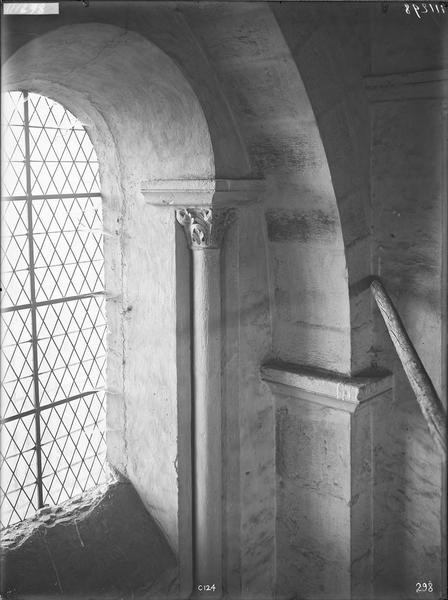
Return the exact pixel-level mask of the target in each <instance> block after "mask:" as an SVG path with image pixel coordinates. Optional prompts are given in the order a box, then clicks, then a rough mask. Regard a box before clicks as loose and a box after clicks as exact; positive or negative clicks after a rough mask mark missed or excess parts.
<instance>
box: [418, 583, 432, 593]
mask: <svg viewBox="0 0 448 600" xmlns="http://www.w3.org/2000/svg"><path fill="white" fill-rule="evenodd" d="M415 591H416V592H417V594H418V593H419V592H432V591H434V588H433V587H432V583H431V581H428V583H420V582H419V581H418V582H417V583H416V584H415Z"/></svg>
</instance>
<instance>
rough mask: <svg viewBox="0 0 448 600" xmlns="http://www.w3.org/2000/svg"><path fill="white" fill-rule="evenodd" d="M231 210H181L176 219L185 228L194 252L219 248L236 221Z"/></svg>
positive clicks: (178, 211) (177, 212)
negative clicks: (225, 233)
mask: <svg viewBox="0 0 448 600" xmlns="http://www.w3.org/2000/svg"><path fill="white" fill-rule="evenodd" d="M234 218H235V211H234V210H232V209H229V208H180V209H178V210H177V211H176V219H177V221H178V222H179V223H180V224H181V225H182V227H183V228H184V231H185V234H186V236H187V242H188V245H189V246H190V248H191V249H192V250H198V249H201V248H203V249H206V248H219V247H220V246H221V243H222V240H223V237H224V232H225V230H226V228H227V226H228V225H229V224H230V223H231V222H232V221H233V220H234Z"/></svg>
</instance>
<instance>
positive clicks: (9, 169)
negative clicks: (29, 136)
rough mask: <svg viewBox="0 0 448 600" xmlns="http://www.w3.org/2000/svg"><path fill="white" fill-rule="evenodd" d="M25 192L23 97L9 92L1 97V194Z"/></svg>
mask: <svg viewBox="0 0 448 600" xmlns="http://www.w3.org/2000/svg"><path fill="white" fill-rule="evenodd" d="M25 194H26V170H25V129H24V97H23V94H22V93H21V92H10V93H8V94H4V95H3V97H2V195H5V196H23V195H25Z"/></svg>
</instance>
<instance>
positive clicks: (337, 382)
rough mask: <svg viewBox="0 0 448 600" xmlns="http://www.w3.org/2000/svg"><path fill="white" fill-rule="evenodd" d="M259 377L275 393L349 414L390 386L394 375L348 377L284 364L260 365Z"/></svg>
mask: <svg viewBox="0 0 448 600" xmlns="http://www.w3.org/2000/svg"><path fill="white" fill-rule="evenodd" d="M261 377H262V379H263V380H264V381H266V382H267V383H268V384H269V385H270V387H271V389H272V391H274V392H276V393H279V394H282V395H286V396H292V397H295V398H298V399H301V400H307V401H309V402H314V403H316V404H320V405H323V406H326V407H328V408H334V409H337V410H343V411H347V412H350V413H353V412H354V411H355V410H356V409H357V408H358V407H360V406H361V405H363V404H364V403H365V402H367V401H368V400H372V399H373V398H376V397H378V396H379V395H381V394H383V393H384V392H387V391H389V390H391V389H392V387H393V375H392V374H391V373H389V372H387V371H376V372H369V373H368V374H365V375H364V374H361V375H357V376H354V377H348V376H346V375H341V374H339V373H332V372H330V371H324V370H320V369H312V368H310V367H305V366H300V365H291V364H286V363H268V364H265V365H263V366H262V367H261Z"/></svg>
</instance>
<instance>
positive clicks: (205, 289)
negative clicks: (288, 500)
mask: <svg viewBox="0 0 448 600" xmlns="http://www.w3.org/2000/svg"><path fill="white" fill-rule="evenodd" d="M192 254H193V328H194V332H193V335H194V350H193V385H194V388H193V393H194V406H193V410H194V434H193V435H194V469H195V472H194V496H195V498H194V499H195V510H194V517H195V525H194V535H195V541H194V545H195V589H196V592H198V591H199V590H198V586H203V587H202V590H201V591H200V595H201V596H203V595H204V594H207V591H206V589H204V587H205V586H215V591H212V592H210V594H213V596H214V597H215V598H216V597H218V596H219V594H220V592H221V586H222V581H221V577H222V576H221V570H222V569H221V561H222V531H221V530H222V525H221V331H220V330H221V293H220V268H219V255H220V250H219V249H217V248H209V249H201V250H193V252H192Z"/></svg>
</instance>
